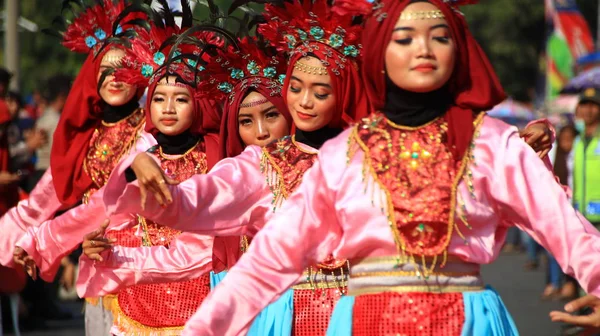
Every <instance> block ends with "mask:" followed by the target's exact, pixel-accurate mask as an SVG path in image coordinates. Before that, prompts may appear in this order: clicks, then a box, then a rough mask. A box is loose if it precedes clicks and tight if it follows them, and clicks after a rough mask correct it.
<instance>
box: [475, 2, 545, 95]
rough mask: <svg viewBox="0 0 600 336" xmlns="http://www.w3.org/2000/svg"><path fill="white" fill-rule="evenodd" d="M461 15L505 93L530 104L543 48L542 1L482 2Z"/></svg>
mask: <svg viewBox="0 0 600 336" xmlns="http://www.w3.org/2000/svg"><path fill="white" fill-rule="evenodd" d="M463 12H464V13H465V16H466V18H467V21H468V22H469V26H470V28H471V31H472V32H473V34H474V35H475V38H476V39H477V41H478V42H479V43H480V44H481V46H482V48H483V49H484V50H485V52H486V53H487V55H488V57H489V58H490V61H491V62H492V65H493V66H494V68H495V70H496V72H497V74H498V76H499V77H500V82H501V83H502V85H503V86H504V89H505V90H506V92H507V93H508V94H509V95H510V96H512V97H514V98H515V99H517V100H522V101H530V100H531V99H532V97H531V96H532V93H533V89H534V88H535V84H536V77H537V76H538V73H539V66H538V65H539V60H538V59H539V55H540V53H541V51H542V50H543V49H544V47H545V46H544V29H545V25H544V3H543V1H541V0H502V1H498V0H496V1H482V2H481V3H480V4H479V5H475V6H465V7H464V8H463Z"/></svg>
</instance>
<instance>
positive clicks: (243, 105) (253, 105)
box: [240, 98, 269, 108]
mask: <svg viewBox="0 0 600 336" xmlns="http://www.w3.org/2000/svg"><path fill="white" fill-rule="evenodd" d="M268 102H269V100H268V99H267V98H263V99H259V100H255V101H253V102H249V103H243V104H240V108H247V107H255V106H260V105H262V104H264V103H268Z"/></svg>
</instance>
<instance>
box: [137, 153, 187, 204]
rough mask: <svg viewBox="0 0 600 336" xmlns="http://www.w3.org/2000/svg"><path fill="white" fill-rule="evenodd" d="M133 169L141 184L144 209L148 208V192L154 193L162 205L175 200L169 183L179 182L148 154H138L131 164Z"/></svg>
mask: <svg viewBox="0 0 600 336" xmlns="http://www.w3.org/2000/svg"><path fill="white" fill-rule="evenodd" d="M131 169H132V170H133V172H134V173H135V177H136V178H137V180H138V183H139V186H140V196H141V197H140V198H141V200H140V201H141V202H142V204H141V205H142V209H145V208H146V197H147V195H148V193H152V194H153V195H154V198H156V201H157V202H158V204H160V205H161V206H162V207H165V206H167V205H168V204H171V202H173V198H172V197H171V192H170V191H169V188H168V187H167V184H177V182H176V181H174V180H173V179H171V178H169V177H168V176H167V175H165V173H164V172H163V171H162V169H161V168H160V166H159V165H158V164H157V163H156V162H155V161H154V160H153V159H152V158H151V157H150V156H149V155H148V154H146V153H140V154H138V155H137V156H136V157H135V159H134V160H133V163H132V164H131Z"/></svg>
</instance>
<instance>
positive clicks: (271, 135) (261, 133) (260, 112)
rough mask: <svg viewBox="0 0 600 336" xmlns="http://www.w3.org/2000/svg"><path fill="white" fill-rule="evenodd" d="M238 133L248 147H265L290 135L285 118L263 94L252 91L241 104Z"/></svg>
mask: <svg viewBox="0 0 600 336" xmlns="http://www.w3.org/2000/svg"><path fill="white" fill-rule="evenodd" d="M238 131H239V135H240V138H241V139H242V141H243V142H244V144H245V145H246V146H250V145H257V146H261V147H262V146H265V145H267V144H269V143H271V142H272V141H274V140H277V139H280V138H282V137H284V136H286V135H288V134H289V125H288V122H287V120H286V119H285V117H284V116H283V115H282V114H281V112H279V111H278V110H277V107H275V105H273V103H271V102H270V101H269V100H268V99H266V98H265V97H264V96H263V95H262V94H260V93H258V92H255V91H252V92H250V93H249V94H248V95H247V96H246V97H245V98H244V100H243V101H242V103H241V104H240V109H239V112H238Z"/></svg>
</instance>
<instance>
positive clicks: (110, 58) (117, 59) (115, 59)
mask: <svg viewBox="0 0 600 336" xmlns="http://www.w3.org/2000/svg"><path fill="white" fill-rule="evenodd" d="M123 58H125V56H124V55H119V56H117V55H109V54H106V55H104V57H103V58H102V61H103V62H107V63H109V64H112V65H117V66H119V65H121V62H122V61H123Z"/></svg>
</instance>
